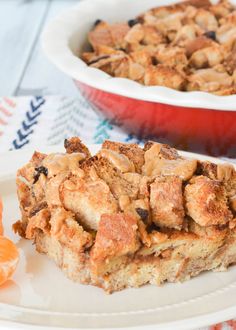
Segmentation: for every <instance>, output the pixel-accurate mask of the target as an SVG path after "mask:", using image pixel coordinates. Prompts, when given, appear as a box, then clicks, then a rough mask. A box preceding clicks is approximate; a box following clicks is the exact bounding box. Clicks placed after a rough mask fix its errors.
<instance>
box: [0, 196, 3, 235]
mask: <svg viewBox="0 0 236 330" xmlns="http://www.w3.org/2000/svg"><path fill="white" fill-rule="evenodd" d="M2 211H3V206H2V200H1V197H0V235H3V224H2Z"/></svg>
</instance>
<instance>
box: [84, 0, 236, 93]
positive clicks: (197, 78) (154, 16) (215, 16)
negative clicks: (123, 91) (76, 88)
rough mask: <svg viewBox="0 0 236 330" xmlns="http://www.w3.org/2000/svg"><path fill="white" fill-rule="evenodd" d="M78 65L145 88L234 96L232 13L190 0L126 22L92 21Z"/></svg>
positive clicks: (235, 25)
mask: <svg viewBox="0 0 236 330" xmlns="http://www.w3.org/2000/svg"><path fill="white" fill-rule="evenodd" d="M88 39H89V43H90V45H91V46H92V51H89V52H84V53H83V54H82V59H83V60H84V61H85V62H86V63H87V64H88V65H89V66H91V67H93V68H98V69H101V70H103V71H105V72H106V73H108V74H110V75H111V76H113V77H121V78H128V79H131V80H134V81H136V82H138V83H141V84H143V85H146V86H165V87H169V88H172V89H176V90H179V91H202V92H209V93H214V94H217V95H231V94H235V93H236V70H235V69H236V42H235V41H236V7H235V6H234V5H232V4H231V3H230V2H229V1H228V0H221V1H219V2H218V3H217V4H212V3H211V2H210V1H209V0H190V1H183V2H180V3H177V4H173V5H169V6H162V7H157V8H153V9H150V10H149V11H147V12H145V13H143V14H140V15H139V16H138V17H136V18H134V19H131V20H129V21H128V22H122V23H112V24H109V23H108V22H105V21H101V20H97V21H96V22H95V23H94V27H93V29H92V31H91V32H89V35H88Z"/></svg>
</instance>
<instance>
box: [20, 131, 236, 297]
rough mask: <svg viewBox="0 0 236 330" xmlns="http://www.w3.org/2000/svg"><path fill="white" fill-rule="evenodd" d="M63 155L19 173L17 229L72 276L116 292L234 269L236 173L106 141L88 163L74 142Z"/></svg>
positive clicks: (151, 147) (158, 147)
mask: <svg viewBox="0 0 236 330" xmlns="http://www.w3.org/2000/svg"><path fill="white" fill-rule="evenodd" d="M65 148H66V153H64V154H59V153H57V154H49V155H46V154H42V153H39V152H35V153H34V154H33V156H32V159H31V160H30V162H29V163H28V164H26V165H25V166H24V167H22V168H21V169H20V170H19V171H18V173H17V187H18V198H19V202H20V209H21V213H22V218H21V220H20V221H18V222H17V223H16V224H15V225H14V230H15V231H16V232H18V233H19V234H20V235H21V236H22V237H25V238H27V239H30V240H32V241H33V242H34V243H35V246H36V249H37V251H38V252H40V253H45V254H47V255H48V256H49V257H50V258H51V259H53V260H54V261H55V262H56V264H57V265H58V266H59V267H60V268H61V269H62V270H63V271H64V272H65V274H66V275H67V276H68V277H69V278H71V279H72V280H74V281H76V282H80V283H83V284H92V285H96V286H99V287H102V288H103V289H104V290H106V291H107V292H113V291H118V290H122V289H124V288H127V287H139V286H141V285H144V284H147V283H151V284H156V285H160V284H162V283H164V282H165V281H168V282H177V281H185V280H187V279H189V278H190V277H191V276H196V275H197V274H199V273H200V272H202V271H205V270H211V269H212V270H225V269H226V268H227V267H228V266H229V265H230V264H233V263H235V262H236V171H235V169H234V167H233V166H231V165H228V164H223V165H222V164H221V165H216V164H213V163H210V162H201V161H197V160H194V159H186V158H183V157H181V156H180V155H179V154H178V152H177V151H176V150H175V149H172V148H170V147H169V146H167V145H163V144H159V143H154V142H148V143H146V144H145V146H144V148H141V147H139V146H138V145H136V144H123V143H117V142H111V141H106V142H104V143H103V145H102V148H101V150H100V151H99V152H98V153H97V154H96V155H95V156H91V154H90V152H89V150H88V149H87V147H86V146H85V145H84V144H82V142H81V141H80V139H79V138H76V137H75V138H71V139H70V140H66V142H65Z"/></svg>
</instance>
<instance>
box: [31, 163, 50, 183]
mask: <svg viewBox="0 0 236 330" xmlns="http://www.w3.org/2000/svg"><path fill="white" fill-rule="evenodd" d="M35 171H36V174H35V175H34V182H33V183H36V182H37V181H38V179H39V177H40V174H44V175H45V176H48V169H47V168H46V167H45V166H39V167H35Z"/></svg>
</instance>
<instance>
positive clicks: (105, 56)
mask: <svg viewBox="0 0 236 330" xmlns="http://www.w3.org/2000/svg"><path fill="white" fill-rule="evenodd" d="M109 57H110V55H103V56H99V57H97V58H96V59H95V60H92V61H90V62H88V65H92V64H94V63H97V62H98V61H100V60H105V59H106V58H109Z"/></svg>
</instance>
